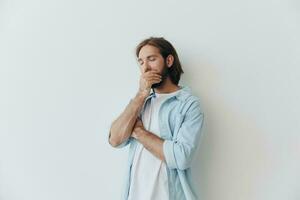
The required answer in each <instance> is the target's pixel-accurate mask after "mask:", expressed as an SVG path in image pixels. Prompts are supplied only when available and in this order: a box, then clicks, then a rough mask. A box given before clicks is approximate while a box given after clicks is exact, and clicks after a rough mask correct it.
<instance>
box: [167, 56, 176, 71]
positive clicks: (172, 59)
mask: <svg viewBox="0 0 300 200" xmlns="http://www.w3.org/2000/svg"><path fill="white" fill-rule="evenodd" d="M166 62H167V66H168V67H169V68H170V67H172V65H173V63H174V56H173V55H172V54H170V55H168V57H167V58H166Z"/></svg>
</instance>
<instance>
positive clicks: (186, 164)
mask: <svg viewBox="0 0 300 200" xmlns="http://www.w3.org/2000/svg"><path fill="white" fill-rule="evenodd" d="M190 167H191V162H189V161H187V160H183V161H181V162H178V163H177V169H179V170H186V169H188V168H190Z"/></svg>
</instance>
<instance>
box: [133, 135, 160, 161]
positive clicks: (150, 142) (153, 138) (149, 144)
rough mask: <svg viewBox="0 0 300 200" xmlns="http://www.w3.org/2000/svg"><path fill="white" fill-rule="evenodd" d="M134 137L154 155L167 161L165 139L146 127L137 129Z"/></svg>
mask: <svg viewBox="0 0 300 200" xmlns="http://www.w3.org/2000/svg"><path fill="white" fill-rule="evenodd" d="M133 137H134V138H135V139H137V140H138V141H139V142H140V143H141V144H142V145H143V146H144V147H145V148H146V149H147V150H148V151H150V152H151V153H152V154H153V155H154V156H156V157H157V158H159V159H160V160H162V161H164V162H165V156H164V152H163V143H164V140H163V139H161V138H160V137H158V136H157V135H155V134H153V133H151V132H149V131H147V130H145V129H138V130H136V131H135V132H134V135H133Z"/></svg>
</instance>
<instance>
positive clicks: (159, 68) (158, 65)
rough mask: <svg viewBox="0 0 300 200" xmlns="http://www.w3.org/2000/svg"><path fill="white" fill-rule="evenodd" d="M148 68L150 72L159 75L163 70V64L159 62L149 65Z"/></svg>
mask: <svg viewBox="0 0 300 200" xmlns="http://www.w3.org/2000/svg"><path fill="white" fill-rule="evenodd" d="M150 66H151V69H152V70H154V71H157V72H159V73H161V72H162V70H163V68H164V64H163V63H161V62H159V61H157V62H153V63H151V65H150Z"/></svg>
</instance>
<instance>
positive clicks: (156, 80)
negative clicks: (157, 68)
mask: <svg viewBox="0 0 300 200" xmlns="http://www.w3.org/2000/svg"><path fill="white" fill-rule="evenodd" d="M149 82H150V83H151V84H153V83H159V82H161V79H159V78H154V79H151V80H150V81H149Z"/></svg>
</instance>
